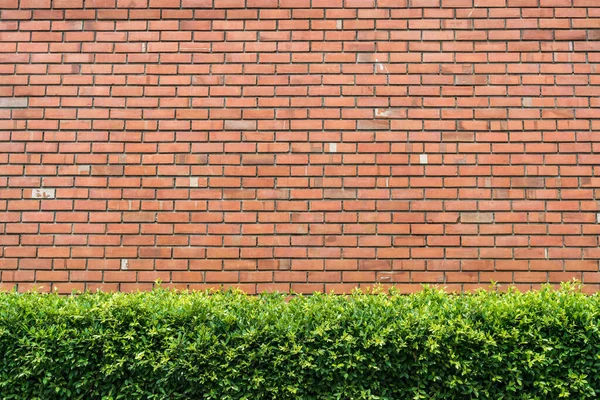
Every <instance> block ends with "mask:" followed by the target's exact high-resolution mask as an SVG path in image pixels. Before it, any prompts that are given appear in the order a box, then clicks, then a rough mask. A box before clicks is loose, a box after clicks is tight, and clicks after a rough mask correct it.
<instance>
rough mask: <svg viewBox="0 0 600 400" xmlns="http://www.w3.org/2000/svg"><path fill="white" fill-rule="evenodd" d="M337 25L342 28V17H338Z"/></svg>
mask: <svg viewBox="0 0 600 400" xmlns="http://www.w3.org/2000/svg"><path fill="white" fill-rule="evenodd" d="M335 27H336V28H338V29H342V20H341V19H338V20H337V21H336V22H335Z"/></svg>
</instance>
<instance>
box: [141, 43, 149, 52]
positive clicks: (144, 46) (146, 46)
mask: <svg viewBox="0 0 600 400" xmlns="http://www.w3.org/2000/svg"><path fill="white" fill-rule="evenodd" d="M147 50H148V43H142V53H145V52H146V51H147Z"/></svg>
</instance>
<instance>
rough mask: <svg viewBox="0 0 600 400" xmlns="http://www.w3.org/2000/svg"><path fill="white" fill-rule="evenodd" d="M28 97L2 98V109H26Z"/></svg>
mask: <svg viewBox="0 0 600 400" xmlns="http://www.w3.org/2000/svg"><path fill="white" fill-rule="evenodd" d="M27 103H28V98H27V97H0V108H25V107H27Z"/></svg>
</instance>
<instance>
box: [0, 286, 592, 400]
mask: <svg viewBox="0 0 600 400" xmlns="http://www.w3.org/2000/svg"><path fill="white" fill-rule="evenodd" d="M599 306H600V296H597V295H593V296H586V295H584V294H581V293H579V292H578V291H577V290H575V289H574V288H573V287H566V288H563V289H562V290H559V291H554V290H552V289H550V288H545V289H543V290H541V291H538V292H530V293H525V294H520V293H517V292H513V291H511V292H509V293H506V294H501V293H496V292H480V293H476V294H473V295H447V294H444V293H442V292H440V291H437V290H433V289H425V290H424V291H423V292H421V293H418V294H414V295H408V296H405V295H399V294H395V293H390V294H388V293H386V294H358V293H357V294H354V295H350V296H334V295H313V296H306V297H302V296H298V297H290V296H285V295H273V294H271V295H261V296H254V297H253V296H246V295H244V294H241V293H235V292H219V293H214V294H211V295H208V294H206V293H176V292H173V291H168V290H163V289H158V290H155V291H154V292H152V293H138V294H118V293H117V294H83V295H79V296H67V297H64V296H58V295H42V294H14V293H11V294H1V295H0V313H1V314H0V356H1V357H2V362H1V364H0V397H1V398H3V399H44V400H46V399H55V398H56V399H58V398H60V399H67V398H68V399H218V400H223V399H394V400H395V399H469V398H490V399H517V398H518V399H556V398H560V397H571V398H575V399H584V398H594V397H596V396H598V395H599V394H600V332H599V327H600V326H599V322H600V319H599V318H598V311H599V310H600V307H599Z"/></svg>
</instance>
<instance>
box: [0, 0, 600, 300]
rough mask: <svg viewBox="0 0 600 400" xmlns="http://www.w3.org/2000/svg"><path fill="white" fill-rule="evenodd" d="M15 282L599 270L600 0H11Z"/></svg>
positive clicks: (2, 216)
mask: <svg viewBox="0 0 600 400" xmlns="http://www.w3.org/2000/svg"><path fill="white" fill-rule="evenodd" d="M0 6H1V8H0V163H1V164H2V165H1V166H0V233H1V234H0V256H1V258H0V270H1V286H2V287H4V288H13V287H14V286H15V285H16V286H18V289H19V290H28V289H30V288H32V287H34V286H36V287H42V290H49V289H51V288H52V287H56V288H57V290H59V291H60V292H70V291H71V290H72V289H78V290H82V289H84V288H88V289H92V290H93V289H95V288H99V287H101V288H104V289H107V290H108V289H111V290H117V289H118V290H135V289H136V288H140V289H148V288H150V287H151V286H152V284H153V282H154V281H155V280H156V279H161V280H162V281H163V282H168V283H173V284H175V285H177V286H179V287H191V288H205V287H209V286H219V285H221V284H224V285H226V286H227V285H235V286H240V287H242V288H243V289H244V290H247V291H248V292H256V291H262V290H269V289H278V290H289V289H290V288H291V289H293V290H296V291H300V292H311V291H313V290H327V291H329V290H336V291H339V292H343V291H348V290H350V289H351V288H353V287H356V286H366V285H370V284H372V283H375V282H381V283H384V284H392V283H395V284H397V285H398V286H399V287H400V288H401V289H402V290H404V291H410V290H415V289H418V288H419V287H420V286H419V283H423V282H429V283H437V284H441V285H445V286H447V287H449V288H450V289H472V288H475V287H478V286H488V285H489V282H490V281H495V282H499V283H502V284H506V283H516V284H519V286H520V287H521V288H529V287H532V286H536V285H538V284H539V283H542V282H551V283H556V282H560V281H564V280H569V279H572V278H577V279H580V280H583V281H584V283H586V284H588V289H589V290H597V289H598V283H599V282H600V273H599V272H598V260H599V259H600V250H599V248H598V234H599V233H600V227H599V225H598V221H599V220H600V214H598V213H599V212H600V165H599V164H600V98H599V96H600V86H599V85H600V75H599V73H598V72H599V70H600V53H599V51H600V3H599V2H598V1H597V0H85V1H83V0H52V1H51V0H1V1H0Z"/></svg>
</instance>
